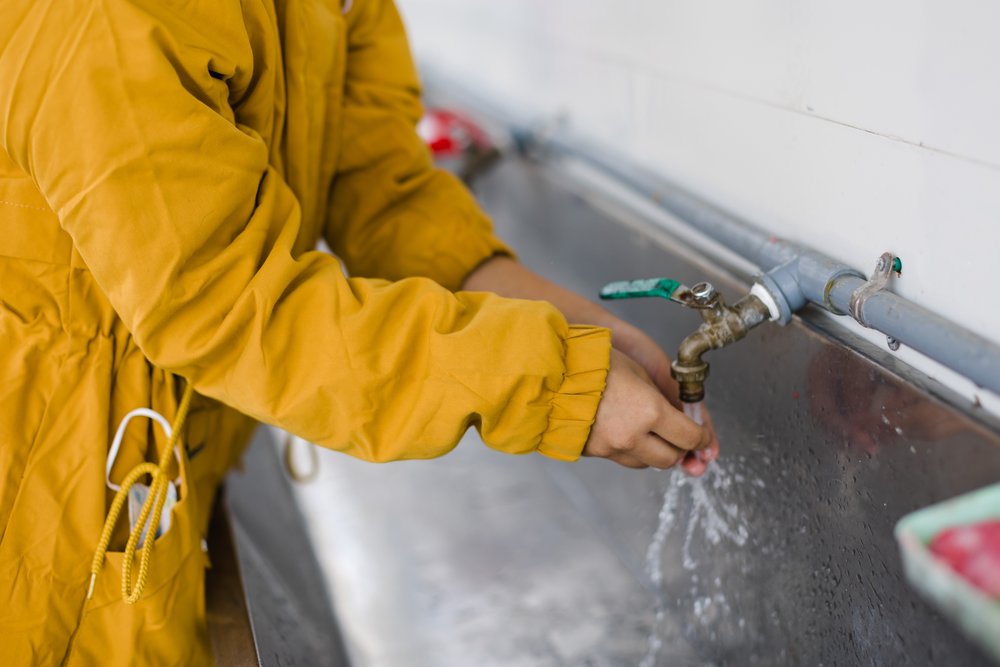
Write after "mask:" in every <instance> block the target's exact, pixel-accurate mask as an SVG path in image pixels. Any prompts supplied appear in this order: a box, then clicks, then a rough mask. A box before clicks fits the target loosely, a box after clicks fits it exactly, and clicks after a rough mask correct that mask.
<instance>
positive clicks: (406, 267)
mask: <svg viewBox="0 0 1000 667" xmlns="http://www.w3.org/2000/svg"><path fill="white" fill-rule="evenodd" d="M347 19H348V30H347V35H348V49H349V52H348V58H347V68H346V74H345V86H344V105H343V116H342V124H341V137H342V138H341V149H340V154H339V160H338V163H337V176H336V179H335V181H334V183H333V189H332V191H331V197H330V207H329V218H328V223H327V226H326V237H327V241H328V242H329V243H330V247H331V248H333V250H334V251H335V252H336V253H337V254H338V255H339V256H340V257H341V259H343V260H344V263H345V264H346V266H347V269H348V271H349V272H350V273H351V274H352V275H360V276H368V277H378V278H387V279H389V280H398V279H400V278H407V277H410V276H427V277H430V278H433V279H434V280H436V281H437V282H439V283H441V284H442V285H444V286H445V287H448V288H450V289H458V288H459V287H460V285H461V283H462V280H463V279H464V278H465V277H466V276H467V275H468V273H469V272H470V271H471V270H472V269H473V268H475V267H476V266H477V265H478V264H479V263H481V262H482V261H483V260H485V259H487V258H488V257H490V256H491V255H495V254H508V255H509V254H513V253H511V251H510V250H509V249H508V248H507V247H506V246H505V245H504V244H503V243H502V242H501V241H500V240H499V239H497V238H496V237H495V236H494V235H493V231H492V225H491V223H490V221H489V219H488V218H487V217H486V215H485V214H484V213H483V212H482V210H481V209H480V208H479V206H478V204H477V203H476V202H475V200H474V199H473V198H472V196H471V195H470V194H469V192H468V191H467V190H466V188H465V186H464V185H463V184H462V183H461V182H460V181H459V180H458V179H457V178H455V177H454V176H453V175H451V174H449V173H447V172H445V171H442V170H439V169H435V168H434V167H433V165H432V163H431V159H430V155H429V152H428V150H427V148H426V147H425V146H424V144H423V142H422V141H421V140H420V138H419V137H418V136H417V133H416V129H415V127H416V124H417V121H419V120H420V117H421V115H422V107H421V103H420V88H419V84H418V80H417V73H416V71H415V69H414V67H413V61H412V59H411V57H410V51H409V44H408V42H407V39H406V34H405V31H404V29H403V25H402V22H401V21H400V18H399V14H398V12H397V11H396V7H395V4H394V3H393V2H392V1H391V0H362V1H359V2H356V3H354V8H353V9H352V10H351V11H350V12H349V13H348V15H347ZM373 193H377V195H375V196H373Z"/></svg>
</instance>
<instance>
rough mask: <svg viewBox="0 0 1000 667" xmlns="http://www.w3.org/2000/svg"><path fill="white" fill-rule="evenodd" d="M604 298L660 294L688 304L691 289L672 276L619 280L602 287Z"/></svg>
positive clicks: (633, 297) (665, 297)
mask: <svg viewBox="0 0 1000 667" xmlns="http://www.w3.org/2000/svg"><path fill="white" fill-rule="evenodd" d="M600 296H601V298H602V299H635V298H638V297H646V296H658V297H660V298H662V299H669V300H671V301H674V302H676V303H681V304H684V305H688V304H689V303H690V299H691V289H690V288H689V287H688V286H687V285H682V284H681V283H679V282H677V281H676V280H671V279H670V278H642V279H640V280H619V281H618V282H614V283H608V284H607V285H605V286H604V287H602V288H601V293H600Z"/></svg>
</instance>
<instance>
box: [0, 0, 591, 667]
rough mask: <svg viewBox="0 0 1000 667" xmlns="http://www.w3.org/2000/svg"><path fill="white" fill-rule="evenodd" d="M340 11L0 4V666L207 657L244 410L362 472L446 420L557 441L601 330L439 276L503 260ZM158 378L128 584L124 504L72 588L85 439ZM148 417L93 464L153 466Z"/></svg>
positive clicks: (407, 100) (92, 499)
mask: <svg viewBox="0 0 1000 667" xmlns="http://www.w3.org/2000/svg"><path fill="white" fill-rule="evenodd" d="M353 5H354V6H353V7H351V8H350V9H349V10H348V11H346V12H343V11H342V7H341V6H340V3H338V2H336V0H285V1H282V0H249V1H243V2H237V1H236V0H202V1H195V2H179V1H176V0H102V1H98V0H14V1H12V2H6V3H3V16H2V18H0V664H2V665H23V664H45V665H48V664H59V663H64V664H71V665H77V664H91V665H98V664H99V665H112V664H175V665H192V664H202V663H206V662H208V661H209V660H210V658H209V653H208V648H207V647H208V644H207V639H206V636H205V624H204V608H203V607H204V601H203V598H204V596H203V581H204V580H203V577H204V568H205V566H206V564H207V555H206V554H205V553H204V552H203V549H202V537H203V535H204V533H205V530H206V524H207V519H208V514H209V509H210V505H211V501H212V497H213V494H214V491H215V488H216V486H217V485H218V483H219V481H220V479H221V478H222V476H223V475H224V473H225V471H226V470H227V469H228V468H229V467H230V466H231V465H232V464H233V463H234V461H235V460H236V458H237V457H238V456H239V453H240V450H241V447H242V446H243V444H244V443H245V442H246V440H247V437H248V435H249V433H250V431H251V430H252V428H253V425H254V423H255V422H254V420H260V421H264V422H267V423H271V424H275V425H278V426H280V427H282V428H285V429H287V430H288V431H290V432H292V433H295V434H297V435H299V436H301V437H303V438H306V439H308V440H311V441H313V442H316V443H318V444H320V445H323V446H326V447H329V448H332V449H336V450H340V451H344V452H346V453H349V454H352V455H355V456H359V457H362V458H365V459H368V460H372V461H388V460H392V459H401V458H416V457H421V458H422V457H433V456H438V455H440V454H443V453H445V452H447V451H448V450H450V449H451V448H452V447H454V446H455V443H456V442H457V441H458V439H459V437H460V436H461V434H462V433H463V432H464V431H465V430H466V429H467V428H468V427H469V426H470V425H475V426H476V427H477V428H478V429H479V431H480V432H481V434H482V436H483V439H484V440H485V442H486V443H487V444H489V445H490V446H492V447H496V448H498V449H501V450H503V451H506V452H510V453H525V452H533V451H538V452H541V453H543V454H546V455H549V456H553V457H556V458H561V459H567V460H571V459H574V458H576V457H577V456H578V455H579V453H580V450H581V448H582V446H583V444H584V441H585V440H586V437H587V434H588V432H589V428H590V425H591V423H592V420H593V417H594V413H595V411H596V406H597V403H598V401H599V399H600V394H601V392H602V391H603V387H604V380H605V376H606V372H607V371H606V369H607V364H608V354H609V347H610V336H609V334H608V332H607V331H605V330H603V329H597V328H590V327H579V326H568V325H567V323H566V322H565V320H564V319H563V317H562V316H561V315H560V314H559V313H558V312H557V311H556V310H555V309H554V308H552V307H551V306H549V305H547V304H545V303H542V302H529V301H518V300H508V299H501V298H498V297H496V296H493V295H488V294H479V293H463V292H458V293H453V292H452V291H449V290H455V289H457V288H459V286H460V284H461V282H462V280H463V278H464V277H465V276H466V275H467V274H468V273H469V272H470V271H471V270H472V269H473V268H474V267H475V266H476V265H477V264H479V263H480V262H482V261H483V260H485V259H486V258H488V257H490V256H491V255H494V254H496V253H504V252H507V249H506V248H505V247H504V246H503V245H502V244H501V243H500V242H499V241H498V240H497V239H496V238H495V237H494V236H493V235H492V232H491V228H490V225H489V222H488V220H487V219H486V218H485V217H484V216H483V214H482V213H481V212H480V211H479V210H478V209H477V207H476V205H475V204H474V202H473V201H472V200H471V198H470V197H469V195H468V194H467V193H466V192H465V191H464V190H463V188H462V187H461V186H460V185H459V184H458V183H457V182H456V181H455V180H454V179H452V177H450V176H449V175H447V174H444V173H441V172H438V171H435V170H433V169H432V168H431V165H430V163H429V157H428V155H427V153H426V151H425V150H424V148H423V147H422V146H421V144H420V142H419V141H418V139H417V138H416V136H415V134H414V131H413V125H414V123H415V122H416V120H417V119H418V117H419V115H420V113H421V108H420V104H419V99H418V94H419V91H418V87H417V82H416V75H415V72H414V70H413V67H412V64H411V62H410V58H409V54H408V47H407V43H406V38H405V35H404V32H403V29H402V26H401V24H400V21H399V17H398V15H397V13H396V10H395V7H394V6H393V5H392V3H391V2H390V1H389V0H354V3H353ZM321 235H323V236H325V238H326V239H327V241H328V242H329V244H330V246H331V247H332V248H333V249H334V251H335V252H336V253H337V254H338V255H339V257H340V258H341V259H342V260H343V262H344V264H345V265H346V266H347V268H348V270H349V271H350V273H351V275H352V276H354V277H352V278H346V277H345V276H344V274H343V272H342V270H341V268H340V264H339V263H338V261H337V259H336V258H334V257H331V256H330V255H327V254H323V253H320V252H316V251H314V250H313V248H314V247H315V245H316V242H317V240H318V239H319V238H320V236H321ZM181 378H186V379H187V380H188V381H189V382H190V383H191V384H192V385H193V387H194V388H195V390H196V391H197V394H196V396H195V401H194V404H193V407H192V411H191V414H190V417H189V418H188V420H187V423H186V427H185V429H184V432H183V438H184V441H185V442H184V448H183V451H182V454H183V456H181V459H182V460H181V463H180V466H179V470H173V471H171V474H172V475H173V474H178V475H179V479H180V480H181V486H180V501H179V502H178V504H177V505H176V506H175V507H174V509H173V512H172V525H171V526H170V528H169V530H168V531H166V533H165V534H164V535H163V536H162V537H160V538H158V539H157V540H156V542H155V550H154V552H153V557H152V564H151V569H150V576H149V579H148V581H147V582H146V586H145V589H144V593H143V596H142V598H141V600H140V601H139V602H138V603H137V604H135V605H127V604H125V603H124V602H123V601H122V595H121V569H122V554H121V553H120V552H115V551H114V549H119V550H120V549H121V548H122V545H123V544H124V540H125V536H126V534H127V531H128V527H127V520H126V519H125V518H122V519H120V521H119V523H121V524H123V525H120V526H118V528H117V530H116V532H115V534H114V539H113V541H112V545H111V546H112V551H111V552H109V553H108V556H107V558H106V560H105V561H104V563H103V566H102V568H101V570H100V574H99V576H98V578H97V581H96V588H95V593H94V597H93V599H90V600H87V599H86V592H87V585H88V580H89V566H90V559H91V556H92V554H93V553H94V550H95V548H96V547H97V543H98V540H99V537H100V534H101V527H102V524H103V522H104V519H105V515H106V513H107V510H108V506H109V503H110V500H111V498H112V493H111V491H110V490H109V489H108V488H107V487H106V485H105V471H104V465H105V461H106V457H107V455H108V448H109V442H110V440H111V436H112V435H113V433H114V431H115V429H116V427H117V425H118V423H119V421H120V420H121V419H122V417H123V415H124V414H125V413H126V412H128V411H129V410H131V409H133V408H137V407H143V406H145V407H150V408H152V409H154V410H156V411H158V412H160V413H162V414H163V415H165V416H166V417H167V418H168V419H171V420H172V419H173V416H174V413H175V411H176V408H177V404H178V400H179V388H180V386H181V384H182V380H181ZM139 421H142V420H139ZM148 424H149V423H148V422H145V423H144V424H143V425H142V426H132V427H130V428H129V430H128V432H127V436H126V440H125V443H124V445H123V447H122V453H121V454H120V455H119V456H118V459H117V463H116V464H115V466H114V470H113V471H112V474H111V478H112V479H120V478H121V477H122V476H123V475H124V474H125V473H126V471H127V470H129V469H130V468H131V467H132V466H133V465H135V464H136V463H138V462H140V461H142V460H147V459H148V460H155V459H156V458H157V457H158V452H157V449H158V448H163V447H164V442H165V440H164V438H163V437H162V433H161V432H160V430H159V429H154V428H151V427H148ZM135 562H138V559H136V561H135Z"/></svg>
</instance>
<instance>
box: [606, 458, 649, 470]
mask: <svg viewBox="0 0 1000 667" xmlns="http://www.w3.org/2000/svg"><path fill="white" fill-rule="evenodd" d="M608 460H609V461H614V462H615V463H617V464H618V465H620V466H625V467H626V468H634V469H636V470H644V469H646V468H648V467H649V466H648V465H646V464H645V463H643V462H642V461H640V460H639V459H637V458H635V457H634V456H631V455H629V454H612V455H611V456H609V457H608Z"/></svg>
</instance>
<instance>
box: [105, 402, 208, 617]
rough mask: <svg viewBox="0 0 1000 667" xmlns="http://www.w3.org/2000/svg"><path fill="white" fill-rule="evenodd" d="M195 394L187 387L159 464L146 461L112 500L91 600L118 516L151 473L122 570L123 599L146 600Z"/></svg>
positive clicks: (128, 477) (126, 548)
mask: <svg viewBox="0 0 1000 667" xmlns="http://www.w3.org/2000/svg"><path fill="white" fill-rule="evenodd" d="M193 394H194V388H193V387H192V386H191V385H190V383H188V384H186V385H185V387H184V395H183V396H182V397H181V403H180V405H179V406H178V408H177V416H176V417H174V423H173V425H172V426H171V433H170V438H169V440H168V442H167V446H166V447H165V448H164V450H163V452H162V453H161V454H160V460H159V462H158V463H157V464H155V465H154V464H152V463H150V462H148V461H146V462H144V463H140V464H139V465H137V466H135V467H134V468H132V470H130V471H129V473H128V474H127V475H126V476H125V479H124V480H122V483H121V487H120V488H119V489H118V493H116V494H115V498H114V500H113V501H111V509H110V510H109V511H108V516H107V518H106V519H105V520H104V529H103V530H102V531H101V541H100V542H98V544H97V551H96V552H94V560H93V561H92V562H91V564H90V586H89V587H88V588H87V599H88V600H89V599H91V598H92V597H93V596H94V584H95V582H96V581H97V575H98V573H100V571H101V566H102V565H104V556H105V555H106V554H107V551H108V545H109V544H111V533H112V532H113V531H114V528H115V523H117V521H118V515H119V514H121V511H122V507H124V506H125V501H126V500H127V499H128V492H129V489H131V488H132V485H134V484H135V483H136V482H137V481H139V478H140V477H142V476H143V475H147V474H148V475H151V476H152V478H153V482H152V485H151V487H150V489H149V495H148V496H147V497H146V500H145V502H143V504H142V510H141V511H140V512H139V518H138V520H137V521H136V522H135V525H134V526H132V532H131V533H129V536H128V543H127V544H126V545H125V554H124V558H125V562H124V564H123V568H122V600H124V601H125V602H126V603H127V604H135V603H136V602H138V601H139V598H140V597H142V590H143V588H145V587H146V578H147V576H148V575H149V558H150V556H151V555H152V553H153V544H154V542H155V541H156V539H155V536H156V529H157V528H158V527H159V525H160V515H161V514H162V512H163V504H164V503H165V502H166V500H167V484H168V483H169V480H168V479H167V464H168V463H170V457H171V456H173V453H174V448H175V447H177V443H178V442H179V440H180V432H181V429H182V428H183V427H184V421H185V420H186V419H187V413H188V408H189V407H190V406H191V396H192V395H193ZM150 511H152V513H153V516H152V519H151V520H150V525H149V530H147V531H146V540H145V542H143V544H142V553H141V554H140V557H139V577H138V579H137V580H136V582H135V587H134V588H133V586H132V559H133V557H134V556H135V549H136V545H137V544H138V543H139V537H140V536H141V535H142V531H143V527H144V526H145V525H146V519H147V518H149V513H150Z"/></svg>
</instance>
